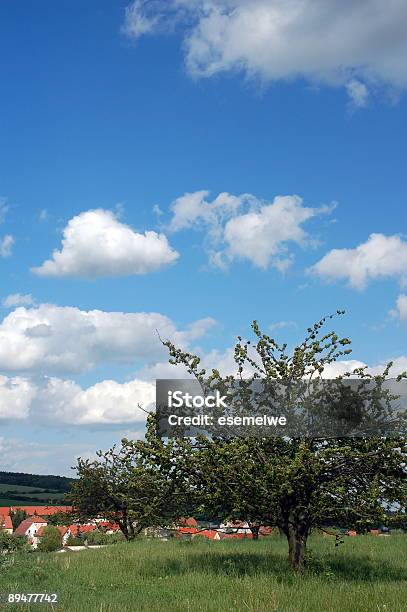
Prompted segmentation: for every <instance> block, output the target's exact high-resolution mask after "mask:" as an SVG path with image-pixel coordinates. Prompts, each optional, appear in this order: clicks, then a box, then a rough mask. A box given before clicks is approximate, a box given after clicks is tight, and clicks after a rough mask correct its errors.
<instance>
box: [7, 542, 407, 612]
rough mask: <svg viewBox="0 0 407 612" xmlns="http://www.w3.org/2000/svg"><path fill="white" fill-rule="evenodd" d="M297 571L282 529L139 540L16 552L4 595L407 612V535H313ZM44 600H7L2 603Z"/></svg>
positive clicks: (91, 605) (181, 606)
mask: <svg viewBox="0 0 407 612" xmlns="http://www.w3.org/2000/svg"><path fill="white" fill-rule="evenodd" d="M310 550H311V559H312V560H311V562H310V568H309V570H308V571H307V573H306V575H305V576H303V577H300V578H298V577H295V576H293V575H292V573H291V572H290V570H289V569H288V567H287V564H286V544H285V542H284V540H283V539H281V538H280V537H278V536H275V537H270V538H268V539H266V540H262V541H259V542H252V541H226V542H209V541H199V542H197V541H194V542H179V541H169V542H163V541H159V540H153V541H146V540H140V541H136V542H134V543H130V544H127V543H124V544H116V545H112V546H109V547H106V548H103V549H97V550H89V551H84V552H79V553H64V554H57V553H43V554H39V553H34V554H28V555H27V556H21V557H19V556H16V557H15V559H14V560H13V561H12V562H9V563H8V564H7V565H6V566H5V567H4V566H3V568H2V570H1V572H0V593H6V592H9V591H12V592H48V593H58V595H59V602H60V603H59V606H58V609H59V610H61V611H63V612H83V611H84V610H86V611H89V612H93V611H95V612H96V611H98V612H111V611H118V612H119V611H120V612H133V611H139V610H142V611H145V612H155V611H160V612H167V611H169V612H172V611H180V612H181V611H187V612H189V611H191V612H192V611H194V612H195V611H205V612H206V611H213V612H215V611H225V612H229V611H230V612H232V611H246V612H247V611H248V610H251V611H253V612H254V611H256V612H268V611H270V612H271V611H273V612H280V611H281V612H305V611H306V612H325V611H327V612H336V611H337V612H373V611H382V612H405V611H406V610H407V536H404V535H399V536H398V535H392V536H391V537H389V538H378V537H374V536H359V537H357V538H346V541H345V543H344V544H342V545H341V546H339V547H337V548H335V547H334V545H333V543H332V540H331V539H328V538H322V537H320V536H314V537H312V538H311V541H310ZM10 561H11V560H10ZM18 608H19V609H24V610H39V609H42V610H45V609H47V606H44V605H41V606H33V605H24V607H18V606H12V605H9V606H7V610H15V609H18Z"/></svg>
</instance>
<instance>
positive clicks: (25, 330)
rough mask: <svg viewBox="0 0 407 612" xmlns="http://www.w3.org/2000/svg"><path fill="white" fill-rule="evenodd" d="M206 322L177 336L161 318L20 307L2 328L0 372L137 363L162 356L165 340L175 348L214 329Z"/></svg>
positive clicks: (49, 306)
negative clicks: (162, 341)
mask: <svg viewBox="0 0 407 612" xmlns="http://www.w3.org/2000/svg"><path fill="white" fill-rule="evenodd" d="M214 323H215V322H214V320H213V319H211V318H209V317H208V318H205V319H201V320H198V321H195V322H193V323H191V324H190V325H188V326H187V327H186V328H185V329H184V330H179V329H178V328H177V327H176V325H175V324H174V323H173V322H172V321H171V320H170V319H169V318H168V317H166V316H164V315H162V314H159V313H154V312H151V313H148V312H139V313H124V312H104V311H101V310H91V311H83V310H80V309H78V308H73V307H62V306H54V305H52V304H41V305H39V306H38V307H33V308H26V307H19V308H16V309H15V310H13V311H12V312H10V313H9V314H8V315H7V316H6V317H5V318H4V319H3V321H2V322H1V323H0V369H1V370H6V371H26V372H29V371H43V372H55V373H70V372H74V373H80V372H84V371H88V370H90V369H92V368H93V367H95V366H96V365H98V364H101V363H122V364H130V363H135V362H136V361H137V360H151V361H154V360H156V359H159V358H160V357H162V356H163V355H164V354H165V351H164V349H163V347H162V344H161V342H160V340H159V338H158V335H157V331H158V332H159V334H160V335H161V337H162V338H163V339H167V338H168V339H171V340H172V341H173V342H175V343H176V344H177V345H179V346H184V347H187V346H188V344H189V342H191V341H192V340H195V339H197V338H199V337H201V336H202V335H203V334H205V333H206V332H207V331H208V330H209V329H210V328H211V327H212V326H213V325H214Z"/></svg>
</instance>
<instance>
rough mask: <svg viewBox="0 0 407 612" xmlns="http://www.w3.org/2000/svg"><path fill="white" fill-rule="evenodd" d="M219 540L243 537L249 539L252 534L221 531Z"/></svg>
mask: <svg viewBox="0 0 407 612" xmlns="http://www.w3.org/2000/svg"><path fill="white" fill-rule="evenodd" d="M220 537H221V540H243V539H244V538H248V539H249V540H251V539H252V538H253V534H252V533H251V532H249V533H221V534H220Z"/></svg>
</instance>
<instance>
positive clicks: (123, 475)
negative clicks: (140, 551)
mask: <svg viewBox="0 0 407 612" xmlns="http://www.w3.org/2000/svg"><path fill="white" fill-rule="evenodd" d="M97 457H98V458H97V459H96V460H94V461H90V460H88V459H81V458H79V459H78V464H77V466H76V468H75V469H76V471H77V474H78V477H79V478H78V480H76V481H75V482H74V483H73V485H72V490H71V493H70V499H71V501H72V503H73V505H74V507H75V511H76V515H77V518H78V519H79V520H84V519H94V518H102V519H104V520H108V521H112V522H116V523H118V524H119V526H120V529H121V531H122V533H123V535H124V537H125V538H126V540H133V539H134V538H135V537H136V536H137V535H138V534H140V533H141V531H142V530H143V529H144V528H146V527H150V526H155V525H160V524H162V523H163V522H166V521H169V520H171V516H172V513H173V512H174V507H173V504H172V501H171V500H172V488H173V483H172V481H171V480H170V479H168V478H166V477H165V476H164V475H163V474H162V473H161V472H160V470H159V469H158V468H157V466H156V465H152V464H150V465H148V464H147V462H146V460H145V457H144V455H143V453H141V452H140V448H139V446H138V444H137V442H129V441H128V440H125V439H124V440H122V445H121V447H120V448H119V449H116V447H113V448H111V449H110V450H108V451H106V452H102V451H99V452H98V453H97Z"/></svg>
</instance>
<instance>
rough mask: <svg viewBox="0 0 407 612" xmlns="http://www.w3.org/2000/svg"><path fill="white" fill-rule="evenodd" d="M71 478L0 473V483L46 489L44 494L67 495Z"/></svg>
mask: <svg viewBox="0 0 407 612" xmlns="http://www.w3.org/2000/svg"><path fill="white" fill-rule="evenodd" d="M72 482H73V479H72V478H67V477H66V476H52V475H49V476H48V475H46V476H42V475H40V474H25V473H22V472H1V471H0V483H1V484H9V485H19V486H25V487H35V488H37V489H47V491H46V492H53V491H56V492H60V493H67V492H68V491H69V489H70V486H71V483H72Z"/></svg>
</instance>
